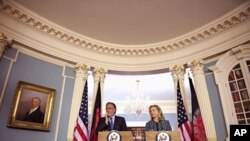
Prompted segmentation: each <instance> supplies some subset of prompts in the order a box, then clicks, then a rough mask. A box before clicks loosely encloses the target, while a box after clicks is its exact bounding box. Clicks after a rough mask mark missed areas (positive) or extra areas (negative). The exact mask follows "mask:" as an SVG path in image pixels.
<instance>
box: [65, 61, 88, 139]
mask: <svg viewBox="0 0 250 141" xmlns="http://www.w3.org/2000/svg"><path fill="white" fill-rule="evenodd" d="M88 70H89V68H88V67H87V66H86V65H84V64H80V63H79V64H77V65H76V71H75V72H76V77H75V84H74V90H73V96H72V101H71V109H70V117H69V126H68V134H67V140H68V141H73V133H74V128H75V125H76V119H77V116H78V112H79V109H80V106H81V99H82V94H83V89H84V86H85V83H86V80H87V79H88Z"/></svg>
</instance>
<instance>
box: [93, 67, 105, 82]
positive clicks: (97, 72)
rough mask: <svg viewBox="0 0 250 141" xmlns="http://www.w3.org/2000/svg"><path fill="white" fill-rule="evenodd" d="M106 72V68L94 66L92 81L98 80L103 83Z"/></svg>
mask: <svg viewBox="0 0 250 141" xmlns="http://www.w3.org/2000/svg"><path fill="white" fill-rule="evenodd" d="M107 72H108V71H107V69H104V68H95V69H94V70H93V77H94V81H95V82H98V81H99V80H100V81H101V82H102V83H103V82H104V79H105V77H106V73H107Z"/></svg>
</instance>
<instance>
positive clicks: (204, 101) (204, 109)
mask: <svg viewBox="0 0 250 141" xmlns="http://www.w3.org/2000/svg"><path fill="white" fill-rule="evenodd" d="M189 66H190V67H191V71H192V73H193V77H194V84H195V91H196V95H197V99H198V102H199V105H200V110H201V115H202V118H203V122H204V126H205V130H206V136H207V139H208V140H209V141H216V140H217V137H216V132H215V125H214V118H213V113H212V107H211V101H210V98H209V94H208V90H207V85H206V80H205V75H204V71H203V64H202V61H201V60H193V61H192V62H191V63H189Z"/></svg>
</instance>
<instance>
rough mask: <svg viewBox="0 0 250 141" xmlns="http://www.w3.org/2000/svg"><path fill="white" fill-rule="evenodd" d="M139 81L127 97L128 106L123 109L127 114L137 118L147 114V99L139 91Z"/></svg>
mask: <svg viewBox="0 0 250 141" xmlns="http://www.w3.org/2000/svg"><path fill="white" fill-rule="evenodd" d="M139 85H140V80H136V89H135V90H134V92H133V93H132V95H129V96H128V97H127V101H128V103H129V104H128V105H127V106H126V107H125V112H126V113H127V114H135V115H136V116H137V117H139V116H141V115H142V114H143V113H147V105H148V104H147V101H148V97H146V96H145V95H144V93H143V92H142V91H141V90H140V87H139Z"/></svg>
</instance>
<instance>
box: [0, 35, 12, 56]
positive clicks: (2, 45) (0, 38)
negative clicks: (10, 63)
mask: <svg viewBox="0 0 250 141" xmlns="http://www.w3.org/2000/svg"><path fill="white" fill-rule="evenodd" d="M11 43H12V40H8V38H7V37H6V36H5V35H4V34H3V33H1V32H0V59H1V58H2V57H3V53H4V50H6V49H7V48H9V47H10V45H11Z"/></svg>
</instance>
